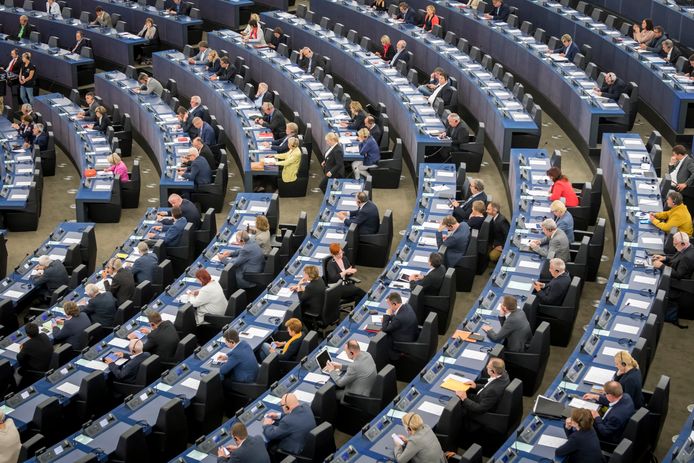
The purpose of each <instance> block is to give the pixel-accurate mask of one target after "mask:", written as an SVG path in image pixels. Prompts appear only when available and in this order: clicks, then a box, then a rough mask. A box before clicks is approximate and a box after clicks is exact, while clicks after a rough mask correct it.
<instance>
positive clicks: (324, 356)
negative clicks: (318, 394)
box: [316, 349, 332, 371]
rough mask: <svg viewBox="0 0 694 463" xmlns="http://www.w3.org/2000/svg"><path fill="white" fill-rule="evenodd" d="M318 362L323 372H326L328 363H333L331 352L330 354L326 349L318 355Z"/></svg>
mask: <svg viewBox="0 0 694 463" xmlns="http://www.w3.org/2000/svg"><path fill="white" fill-rule="evenodd" d="M316 361H317V362H318V365H319V366H320V369H321V371H322V370H325V367H327V366H328V362H332V358H331V357H330V352H328V350H327V349H324V350H323V351H322V352H321V353H320V354H318V356H316Z"/></svg>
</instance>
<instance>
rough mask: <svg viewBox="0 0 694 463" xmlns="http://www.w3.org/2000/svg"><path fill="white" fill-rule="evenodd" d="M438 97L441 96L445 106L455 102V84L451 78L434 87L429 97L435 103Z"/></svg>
mask: <svg viewBox="0 0 694 463" xmlns="http://www.w3.org/2000/svg"><path fill="white" fill-rule="evenodd" d="M436 98H441V99H442V100H443V105H444V106H446V107H449V106H451V104H452V103H453V86H452V85H451V81H450V80H448V81H446V83H444V84H443V85H440V86H438V87H437V88H435V89H434V92H433V93H432V94H431V96H430V97H429V102H430V103H431V104H432V105H433V103H434V101H436Z"/></svg>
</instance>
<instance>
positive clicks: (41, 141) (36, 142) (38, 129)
mask: <svg viewBox="0 0 694 463" xmlns="http://www.w3.org/2000/svg"><path fill="white" fill-rule="evenodd" d="M31 134H32V136H31V137H24V148H25V149H33V147H34V146H38V147H39V150H40V151H46V150H47V149H48V134H47V133H46V131H45V130H44V128H43V124H41V123H36V124H34V128H33V129H31Z"/></svg>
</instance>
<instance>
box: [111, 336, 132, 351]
mask: <svg viewBox="0 0 694 463" xmlns="http://www.w3.org/2000/svg"><path fill="white" fill-rule="evenodd" d="M108 344H109V345H110V346H115V347H120V348H121V349H125V348H126V347H128V346H129V345H130V341H128V340H127V339H121V338H113V339H111V340H110V341H109V342H108Z"/></svg>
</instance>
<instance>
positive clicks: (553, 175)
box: [547, 167, 578, 207]
mask: <svg viewBox="0 0 694 463" xmlns="http://www.w3.org/2000/svg"><path fill="white" fill-rule="evenodd" d="M547 177H549V179H550V181H551V182H552V187H551V188H550V189H549V200H550V201H556V200H563V201H564V204H566V207H576V206H578V196H576V192H575V191H574V187H573V186H571V182H569V179H568V178H567V177H566V175H563V174H562V173H561V169H560V168H559V167H550V168H549V169H548V170H547Z"/></svg>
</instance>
